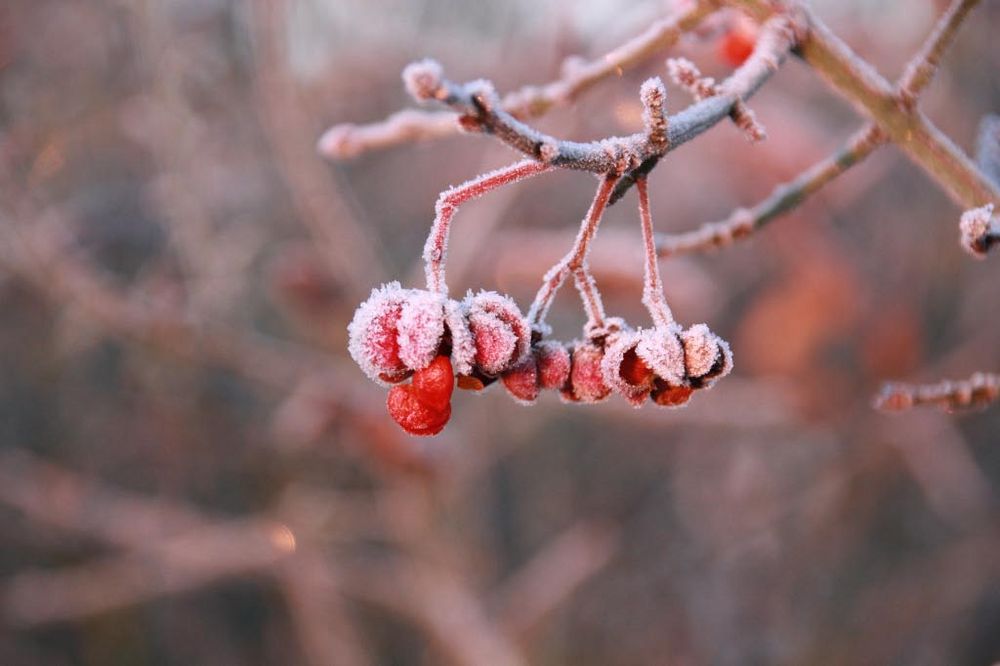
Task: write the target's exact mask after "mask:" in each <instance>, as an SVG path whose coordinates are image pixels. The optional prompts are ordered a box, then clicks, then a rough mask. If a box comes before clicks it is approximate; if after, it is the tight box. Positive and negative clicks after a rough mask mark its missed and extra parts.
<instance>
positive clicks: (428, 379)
mask: <svg viewBox="0 0 1000 666" xmlns="http://www.w3.org/2000/svg"><path fill="white" fill-rule="evenodd" d="M412 386H413V389H414V390H415V391H416V392H417V397H419V398H420V399H421V400H422V401H424V402H425V403H426V404H427V405H429V406H431V407H434V408H435V409H444V408H445V407H446V406H447V405H448V403H449V402H451V392H452V391H453V390H454V388H455V376H454V374H453V373H452V369H451V361H449V360H448V357H447V356H444V355H441V356H438V357H437V358H435V359H434V360H433V361H431V364H430V365H428V366H427V367H426V368H424V369H423V370H417V371H416V372H415V373H413V384H412Z"/></svg>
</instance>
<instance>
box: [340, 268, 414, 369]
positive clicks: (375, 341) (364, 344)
mask: <svg viewBox="0 0 1000 666" xmlns="http://www.w3.org/2000/svg"><path fill="white" fill-rule="evenodd" d="M408 294H409V292H408V290H404V289H401V288H400V285H399V283H398V282H390V283H389V284H384V285H382V286H381V287H378V288H377V289H372V293H371V296H369V297H368V300H366V301H365V302H364V303H362V304H361V305H359V306H358V309H357V310H355V311H354V318H353V319H352V320H351V323H350V324H348V326H347V335H348V344H347V350H348V352H350V354H351V358H353V359H354V362H355V363H357V364H358V367H360V368H361V370H362V372H364V373H365V374H366V375H368V377H369V378H370V379H371V380H372V381H374V382H376V383H378V384H381V385H382V386H388V385H389V383H388V382H386V381H384V380H383V379H381V378H380V377H379V375H380V374H383V373H386V374H390V375H391V374H397V373H399V372H400V371H402V370H405V368H404V367H403V366H402V364H401V362H400V359H399V355H398V349H397V347H396V341H395V337H396V323H397V320H398V319H399V315H400V311H401V308H402V305H403V303H404V302H405V301H406V298H407V296H408Z"/></svg>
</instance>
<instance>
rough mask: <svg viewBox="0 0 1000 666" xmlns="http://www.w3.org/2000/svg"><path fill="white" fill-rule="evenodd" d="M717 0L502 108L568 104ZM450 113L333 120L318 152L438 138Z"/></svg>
mask: <svg viewBox="0 0 1000 666" xmlns="http://www.w3.org/2000/svg"><path fill="white" fill-rule="evenodd" d="M717 6H718V2H717V0H699V1H698V2H693V3H691V4H690V5H689V7H688V8H687V9H686V10H684V11H683V12H682V13H680V14H678V15H677V16H670V17H667V18H664V19H662V20H660V21H657V22H655V23H653V24H652V25H651V26H649V28H647V29H646V30H645V31H644V32H643V33H642V34H640V35H638V36H636V37H634V38H632V39H631V40H629V41H628V42H626V43H624V44H622V45H621V46H618V47H617V48H615V49H613V50H612V51H609V52H608V53H605V54H604V55H602V56H601V57H598V58H595V59H593V60H590V61H587V62H582V63H581V62H575V61H571V62H568V63H567V66H566V67H564V72H563V76H562V77H560V78H558V79H556V80H554V81H551V82H550V83H547V84H545V85H542V86H525V87H524V88H521V89H520V90H517V91H514V92H512V93H509V94H508V95H507V96H505V97H504V99H503V102H502V106H503V108H504V110H506V111H507V112H508V113H510V114H511V115H512V116H514V117H515V118H519V119H522V120H523V119H527V118H532V117H537V116H541V115H543V114H544V113H546V112H547V111H548V110H549V109H551V108H552V107H554V106H557V105H563V104H568V103H570V102H572V101H573V100H574V99H576V98H577V97H578V96H579V95H580V94H581V93H583V92H585V91H586V90H589V89H590V88H592V87H593V86H595V85H596V84H598V83H600V82H601V81H603V80H605V79H608V78H611V77H613V76H619V75H621V73H622V72H623V71H625V70H626V69H630V68H632V67H635V66H637V65H639V64H640V63H642V62H645V61H647V60H649V59H651V58H652V57H654V56H656V55H658V54H660V53H662V52H663V51H665V50H666V49H668V48H670V47H671V46H673V45H674V44H675V43H676V42H677V40H678V39H679V38H680V36H681V35H682V34H684V33H685V32H688V31H689V30H692V29H693V28H695V27H696V26H697V25H698V24H699V23H700V22H701V21H702V20H703V19H704V18H705V17H706V16H708V15H709V14H711V13H712V12H714V11H715V10H716V9H717ZM456 120H457V116H456V115H455V114H454V113H447V112H445V113H442V112H428V111H401V112H399V113H395V114H393V115H391V116H389V118H387V119H386V120H384V121H381V122H377V123H371V124H368V125H353V124H344V125H335V126H334V127H332V128H330V129H329V130H328V131H327V132H326V133H325V134H324V135H323V137H322V138H321V139H320V142H319V149H320V152H321V153H323V154H324V155H326V156H327V157H330V158H334V159H343V158H348V157H354V156H356V155H359V154H361V153H362V152H364V151H367V150H373V149H379V148H386V147H389V146H392V145H396V144H399V143H402V142H405V141H413V140H418V139H431V138H439V137H443V136H448V135H451V134H455V133H457V132H458V131H459V125H458V123H457V122H456Z"/></svg>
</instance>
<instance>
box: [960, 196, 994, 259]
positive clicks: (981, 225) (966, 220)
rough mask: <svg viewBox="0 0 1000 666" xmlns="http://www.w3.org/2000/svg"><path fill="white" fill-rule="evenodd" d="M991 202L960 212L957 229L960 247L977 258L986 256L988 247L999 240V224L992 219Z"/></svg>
mask: <svg viewBox="0 0 1000 666" xmlns="http://www.w3.org/2000/svg"><path fill="white" fill-rule="evenodd" d="M992 215H993V204H986V205H985V206H981V207H979V208H973V209H971V210H967V211H965V212H964V213H962V219H961V221H960V222H959V229H961V232H962V247H963V248H965V250H966V251H967V252H968V253H969V254H971V255H972V256H974V257H976V258H977V259H982V258H984V257H985V256H986V253H987V252H988V251H989V249H990V247H991V246H992V245H993V244H994V243H996V242H997V241H998V240H1000V224H997V223H996V222H993V221H992Z"/></svg>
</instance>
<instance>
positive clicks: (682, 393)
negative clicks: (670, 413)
mask: <svg viewBox="0 0 1000 666" xmlns="http://www.w3.org/2000/svg"><path fill="white" fill-rule="evenodd" d="M692 393H694V389H693V388H692V387H690V386H671V385H670V384H667V383H666V382H665V381H663V380H662V379H657V380H656V382H655V383H654V385H653V392H652V398H653V402H655V403H656V404H657V405H660V406H661V407H680V406H681V405H683V404H684V403H686V402H687V401H688V400H690V399H691V394H692Z"/></svg>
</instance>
